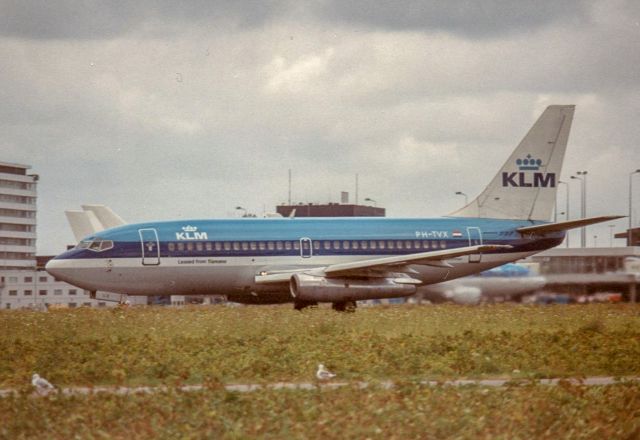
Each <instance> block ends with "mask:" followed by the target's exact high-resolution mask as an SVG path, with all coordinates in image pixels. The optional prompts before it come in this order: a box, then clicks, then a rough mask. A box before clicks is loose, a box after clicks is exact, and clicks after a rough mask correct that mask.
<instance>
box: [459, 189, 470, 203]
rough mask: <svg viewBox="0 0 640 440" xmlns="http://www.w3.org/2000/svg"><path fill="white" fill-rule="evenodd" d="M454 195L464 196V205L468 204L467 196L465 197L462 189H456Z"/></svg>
mask: <svg viewBox="0 0 640 440" xmlns="http://www.w3.org/2000/svg"><path fill="white" fill-rule="evenodd" d="M456 195H457V196H464V206H467V205H468V204H469V197H467V195H466V194H465V193H463V192H462V191H456Z"/></svg>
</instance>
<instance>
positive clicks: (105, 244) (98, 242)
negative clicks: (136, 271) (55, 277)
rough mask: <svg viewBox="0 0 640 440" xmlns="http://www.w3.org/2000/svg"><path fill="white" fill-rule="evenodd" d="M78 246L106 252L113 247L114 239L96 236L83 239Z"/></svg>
mask: <svg viewBox="0 0 640 440" xmlns="http://www.w3.org/2000/svg"><path fill="white" fill-rule="evenodd" d="M76 247H77V248H78V249H89V250H90V251H94V252H104V251H107V250H109V249H112V248H113V241H111V240H103V239H101V238H94V239H93V240H82V241H81V242H80V243H78V246H76Z"/></svg>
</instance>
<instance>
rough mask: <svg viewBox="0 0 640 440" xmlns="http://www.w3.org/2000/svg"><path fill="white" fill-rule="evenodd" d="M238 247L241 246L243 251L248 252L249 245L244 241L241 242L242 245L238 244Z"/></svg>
mask: <svg viewBox="0 0 640 440" xmlns="http://www.w3.org/2000/svg"><path fill="white" fill-rule="evenodd" d="M240 245H241V246H242V250H243V251H247V250H249V243H247V242H246V241H243V242H242V243H240Z"/></svg>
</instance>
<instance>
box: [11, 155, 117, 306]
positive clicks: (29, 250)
mask: <svg viewBox="0 0 640 440" xmlns="http://www.w3.org/2000/svg"><path fill="white" fill-rule="evenodd" d="M30 169H31V166H29V165H20V164H15V163H8V162H0V308H3V309H19V308H32V309H45V308H47V307H50V306H57V307H70V308H73V307H80V306H87V307H106V306H108V305H115V304H116V302H115V301H118V298H115V297H114V298H111V297H110V295H111V296H113V294H103V295H102V299H91V298H90V297H89V292H87V291H85V290H83V289H80V288H78V287H76V286H72V285H71V284H67V283H65V282H63V281H59V280H56V279H55V278H54V277H52V276H51V275H49V274H48V273H47V272H46V271H45V270H44V265H45V264H46V261H48V260H47V258H46V257H45V258H40V257H36V224H37V205H36V200H37V184H38V175H37V174H28V171H29V170H30ZM119 296H120V295H117V297H119ZM99 297H100V296H99Z"/></svg>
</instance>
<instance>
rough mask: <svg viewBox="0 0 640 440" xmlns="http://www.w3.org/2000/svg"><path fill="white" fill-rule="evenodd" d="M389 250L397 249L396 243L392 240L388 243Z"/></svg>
mask: <svg viewBox="0 0 640 440" xmlns="http://www.w3.org/2000/svg"><path fill="white" fill-rule="evenodd" d="M387 248H388V249H394V248H395V243H394V242H393V241H392V240H389V241H387Z"/></svg>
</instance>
